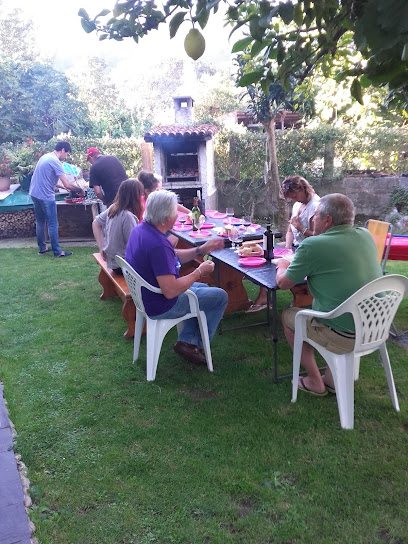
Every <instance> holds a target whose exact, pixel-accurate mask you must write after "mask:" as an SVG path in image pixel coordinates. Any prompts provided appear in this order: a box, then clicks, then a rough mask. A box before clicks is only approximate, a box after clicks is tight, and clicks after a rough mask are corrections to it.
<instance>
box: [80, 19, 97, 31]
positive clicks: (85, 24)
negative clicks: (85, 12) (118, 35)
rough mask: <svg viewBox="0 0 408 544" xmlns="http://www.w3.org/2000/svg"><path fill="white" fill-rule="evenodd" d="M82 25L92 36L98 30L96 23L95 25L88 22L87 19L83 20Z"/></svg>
mask: <svg viewBox="0 0 408 544" xmlns="http://www.w3.org/2000/svg"><path fill="white" fill-rule="evenodd" d="M81 25H82V28H83V29H84V30H85V32H86V33H87V34H90V33H91V32H93V31H94V30H95V28H96V25H95V23H93V22H92V21H87V20H86V19H81Z"/></svg>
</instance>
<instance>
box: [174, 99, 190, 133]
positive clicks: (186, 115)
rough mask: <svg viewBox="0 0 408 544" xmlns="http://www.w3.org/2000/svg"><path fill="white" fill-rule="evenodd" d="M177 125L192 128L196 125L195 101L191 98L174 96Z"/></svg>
mask: <svg viewBox="0 0 408 544" xmlns="http://www.w3.org/2000/svg"><path fill="white" fill-rule="evenodd" d="M173 102H174V117H175V123H176V125H182V126H190V125H192V124H193V123H194V110H193V107H194V100H193V99H192V98H191V96H173Z"/></svg>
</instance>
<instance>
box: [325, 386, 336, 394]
mask: <svg viewBox="0 0 408 544" xmlns="http://www.w3.org/2000/svg"><path fill="white" fill-rule="evenodd" d="M324 385H325V387H326V391H327V392H328V393H331V394H332V395H335V394H336V390H335V389H334V387H330V386H329V385H326V384H324Z"/></svg>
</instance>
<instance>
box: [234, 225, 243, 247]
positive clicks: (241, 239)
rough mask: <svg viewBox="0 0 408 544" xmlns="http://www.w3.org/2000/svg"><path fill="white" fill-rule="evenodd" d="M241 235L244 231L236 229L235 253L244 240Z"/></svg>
mask: <svg viewBox="0 0 408 544" xmlns="http://www.w3.org/2000/svg"><path fill="white" fill-rule="evenodd" d="M243 236H244V233H243V232H242V231H241V230H239V229H238V238H237V239H236V240H235V241H236V243H237V249H236V250H235V253H239V251H240V249H241V244H242V242H243V241H244V240H243Z"/></svg>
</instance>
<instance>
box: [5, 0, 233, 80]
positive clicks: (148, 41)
mask: <svg viewBox="0 0 408 544" xmlns="http://www.w3.org/2000/svg"><path fill="white" fill-rule="evenodd" d="M114 3H115V2H114V0H68V1H67V2H57V1H56V0H3V6H5V7H7V8H8V9H12V8H20V9H21V10H22V12H23V14H24V17H26V18H27V19H30V20H32V22H33V25H34V28H35V32H36V38H37V44H38V47H39V48H40V51H41V53H42V55H45V56H47V57H49V58H51V59H53V60H54V62H55V66H56V67H57V68H59V69H62V70H66V69H68V68H71V69H72V68H75V64H77V63H78V65H79V64H80V63H81V61H83V60H84V58H86V57H89V56H97V57H102V58H104V59H105V60H106V61H107V63H108V65H109V64H114V63H116V62H121V61H123V60H126V63H127V64H128V65H132V64H133V65H135V63H137V67H138V70H140V69H141V68H142V67H144V66H146V67H148V66H149V65H150V66H151V65H152V63H156V62H158V61H160V60H163V59H165V58H169V57H171V56H173V57H180V58H186V55H185V52H184V47H183V42H184V37H185V35H186V34H187V32H188V31H189V29H190V28H191V26H190V23H187V22H185V23H183V24H182V25H181V27H180V29H179V31H178V33H177V35H176V36H175V37H174V38H173V39H172V40H170V37H169V30H168V26H167V25H166V26H165V27H164V28H162V29H160V30H158V31H152V32H151V33H150V35H148V36H146V37H144V38H143V39H142V40H141V41H140V42H139V43H138V44H136V43H135V42H134V41H133V39H131V38H129V39H125V40H123V41H122V42H117V41H115V40H104V41H99V39H98V37H97V35H96V33H95V32H93V33H91V34H86V32H85V31H84V30H83V29H82V27H81V23H80V17H78V10H79V9H80V8H84V9H85V10H86V11H87V12H88V14H89V15H90V16H91V18H92V17H94V16H95V15H97V14H98V13H99V12H100V11H102V9H103V8H107V9H112V7H113V6H114ZM202 33H203V35H204V37H205V40H206V51H205V53H204V55H203V56H202V57H201V59H200V60H202V61H203V62H205V63H208V64H217V65H220V66H224V67H227V66H230V65H231V59H232V56H231V54H230V51H231V47H232V44H231V43H229V42H228V34H229V30H228V29H226V28H223V20H222V16H221V14H220V15H218V14H217V16H216V17H210V22H209V23H208V25H207V27H206V28H205V29H204V30H203V31H202ZM234 41H236V39H234V40H233V42H234Z"/></svg>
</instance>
